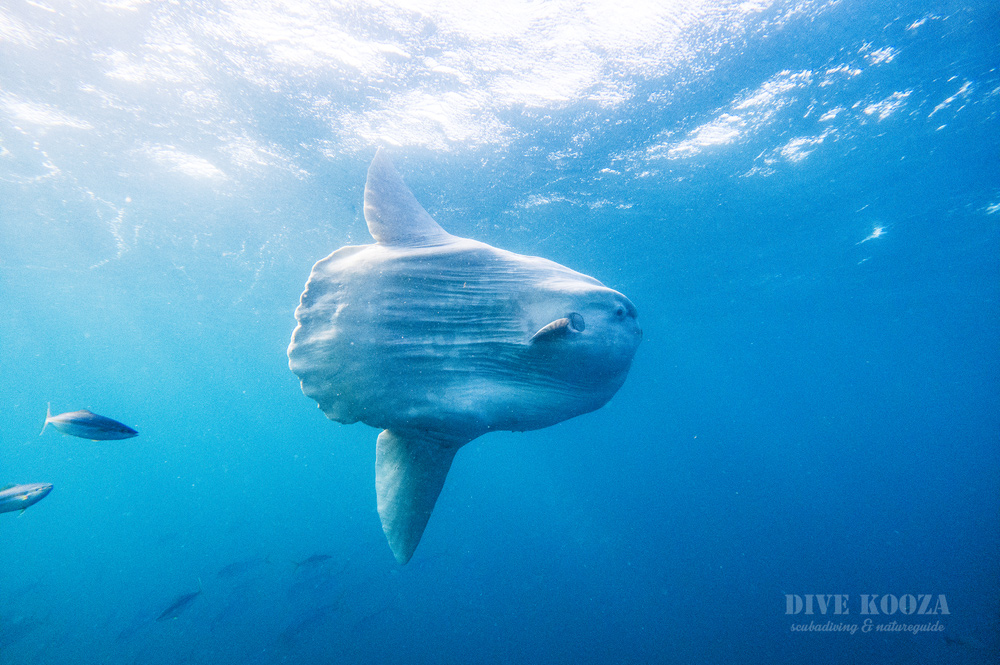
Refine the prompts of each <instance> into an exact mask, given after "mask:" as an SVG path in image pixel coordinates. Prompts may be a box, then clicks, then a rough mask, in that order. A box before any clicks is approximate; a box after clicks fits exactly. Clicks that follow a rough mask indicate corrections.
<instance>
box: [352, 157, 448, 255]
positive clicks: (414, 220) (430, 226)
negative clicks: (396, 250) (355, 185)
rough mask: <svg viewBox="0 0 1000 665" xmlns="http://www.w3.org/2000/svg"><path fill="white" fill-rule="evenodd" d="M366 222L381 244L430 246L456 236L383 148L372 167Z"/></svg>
mask: <svg viewBox="0 0 1000 665" xmlns="http://www.w3.org/2000/svg"><path fill="white" fill-rule="evenodd" d="M365 221H366V222H367V223H368V231H369V233H371V234H372V237H373V238H375V240H376V242H378V243H379V244H380V245H394V246H400V247H428V246H433V245H441V244H444V243H447V242H449V241H450V240H451V239H452V238H453V236H452V235H451V234H450V233H448V232H447V231H445V230H444V229H443V228H441V226H440V225H439V224H438V223H437V222H435V221H434V218H433V217H431V216H430V215H428V214H427V211H426V210H424V208H423V206H421V205H420V203H418V202H417V199H416V198H415V197H414V196H413V192H411V191H410V188H409V187H407V186H406V184H405V183H404V182H403V179H402V178H401V177H400V175H399V173H398V172H397V171H396V168H395V167H394V166H393V165H392V161H391V160H390V159H389V157H388V156H387V155H386V153H385V150H383V149H382V148H379V149H378V152H376V153H375V159H373V160H372V164H371V166H369V167H368V181H367V182H366V183H365Z"/></svg>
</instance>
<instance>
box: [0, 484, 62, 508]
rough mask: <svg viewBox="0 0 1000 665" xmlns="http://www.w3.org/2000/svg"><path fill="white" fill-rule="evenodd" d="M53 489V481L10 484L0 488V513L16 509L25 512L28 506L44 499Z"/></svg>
mask: <svg viewBox="0 0 1000 665" xmlns="http://www.w3.org/2000/svg"><path fill="white" fill-rule="evenodd" d="M51 491H52V484H51V483H29V484H27V485H9V486H7V487H5V488H4V489H3V490H0V513H12V512H14V511H15V510H20V511H22V512H23V511H24V510H26V509H27V508H28V506H33V505H34V504H36V503H38V502H39V501H41V500H42V499H44V498H45V497H46V496H48V494H49V492H51Z"/></svg>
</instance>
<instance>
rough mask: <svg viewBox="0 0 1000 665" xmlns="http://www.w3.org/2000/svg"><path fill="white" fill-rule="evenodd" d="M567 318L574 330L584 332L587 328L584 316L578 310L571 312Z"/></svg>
mask: <svg viewBox="0 0 1000 665" xmlns="http://www.w3.org/2000/svg"><path fill="white" fill-rule="evenodd" d="M566 318H567V319H569V327H570V328H572V329H573V332H583V331H584V330H586V329H587V326H586V324H585V323H584V322H583V317H582V316H580V315H579V314H577V313H576V312H570V313H569V314H568V315H567V316H566Z"/></svg>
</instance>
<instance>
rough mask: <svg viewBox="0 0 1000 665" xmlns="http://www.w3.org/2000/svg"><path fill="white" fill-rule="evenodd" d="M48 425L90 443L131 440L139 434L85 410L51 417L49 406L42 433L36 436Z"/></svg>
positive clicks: (115, 421) (50, 407)
mask: <svg viewBox="0 0 1000 665" xmlns="http://www.w3.org/2000/svg"><path fill="white" fill-rule="evenodd" d="M49 423H52V426H53V427H55V428H56V429H57V430H59V431H60V432H62V433H63V434H69V435H70V436H78V437H80V438H81V439H90V440H92V441H110V440H113V439H131V438H132V437H133V436H137V435H138V434H139V432H137V431H136V430H134V429H132V428H131V427H129V426H128V425H125V424H123V423H120V422H118V421H117V420H112V419H111V418H106V417H104V416H99V415H97V414H96V413H91V412H90V411H88V410H86V409H81V410H80V411H72V412H69V413H60V414H59V415H58V416H53V415H52V405H51V404H49V406H48V408H47V409H46V410H45V424H44V425H42V431H41V432H39V433H38V436H41V435H42V434H44V433H45V428H46V427H48V426H49Z"/></svg>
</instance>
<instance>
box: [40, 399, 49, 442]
mask: <svg viewBox="0 0 1000 665" xmlns="http://www.w3.org/2000/svg"><path fill="white" fill-rule="evenodd" d="M50 420H52V402H49V405H48V406H47V407H45V424H44V425H42V431H41V432H39V433H38V436H41V435H43V434H45V428H46V427H48V426H49V421H50Z"/></svg>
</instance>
